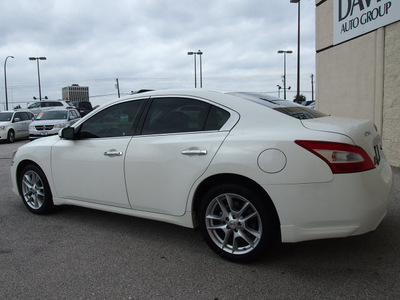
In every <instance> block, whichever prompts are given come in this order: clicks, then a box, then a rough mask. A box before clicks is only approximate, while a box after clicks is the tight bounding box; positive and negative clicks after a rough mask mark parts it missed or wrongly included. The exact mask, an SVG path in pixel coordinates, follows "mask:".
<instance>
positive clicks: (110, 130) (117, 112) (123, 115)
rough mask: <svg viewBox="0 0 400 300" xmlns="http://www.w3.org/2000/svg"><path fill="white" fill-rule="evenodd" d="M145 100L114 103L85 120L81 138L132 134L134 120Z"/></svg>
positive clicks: (81, 128) (80, 132) (80, 134)
mask: <svg viewBox="0 0 400 300" xmlns="http://www.w3.org/2000/svg"><path fill="white" fill-rule="evenodd" d="M143 102H144V100H138V101H129V102H124V103H120V104H116V105H113V106H111V107H109V108H107V109H105V110H103V111H101V112H99V113H97V114H96V115H94V116H93V117H91V118H90V119H89V120H87V121H86V122H84V123H83V124H82V125H81V127H80V131H79V134H78V136H79V138H80V139H86V138H107V137H120V136H129V135H131V134H132V129H133V124H134V120H135V119H136V116H137V114H138V112H139V109H140V107H141V106H142V104H143Z"/></svg>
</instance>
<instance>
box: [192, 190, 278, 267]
mask: <svg viewBox="0 0 400 300" xmlns="http://www.w3.org/2000/svg"><path fill="white" fill-rule="evenodd" d="M268 201H269V199H264V198H263V197H260V196H259V195H258V194H257V193H255V192H253V191H252V190H250V189H248V188H246V187H244V186H239V185H234V184H223V185H220V186H217V187H215V188H213V189H212V190H210V191H209V192H208V193H207V194H206V195H205V196H204V198H203V202H202V205H201V207H200V226H201V231H202V234H203V236H204V238H205V240H206V242H207V243H208V245H209V246H210V247H211V249H213V250H214V252H216V253H217V254H218V255H220V256H222V257H224V258H227V259H229V260H232V261H236V262H249V261H253V260H256V259H258V258H260V257H261V256H262V255H263V254H264V252H265V251H266V250H267V249H268V247H269V246H271V245H272V242H273V241H274V238H275V237H276V225H277V224H275V223H276V222H275V221H274V220H275V218H274V217H273V212H272V209H271V205H269V203H268Z"/></svg>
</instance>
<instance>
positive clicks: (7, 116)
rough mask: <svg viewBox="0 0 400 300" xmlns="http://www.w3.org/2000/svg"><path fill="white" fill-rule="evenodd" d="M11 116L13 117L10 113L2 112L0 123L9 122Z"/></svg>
mask: <svg viewBox="0 0 400 300" xmlns="http://www.w3.org/2000/svg"><path fill="white" fill-rule="evenodd" d="M12 116H13V113H12V112H2V113H0V122H7V121H11V118H12Z"/></svg>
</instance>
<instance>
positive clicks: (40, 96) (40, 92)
mask: <svg viewBox="0 0 400 300" xmlns="http://www.w3.org/2000/svg"><path fill="white" fill-rule="evenodd" d="M29 60H36V62H37V70H38V82H39V101H42V89H41V87H40V68H39V60H46V57H43V56H42V57H29Z"/></svg>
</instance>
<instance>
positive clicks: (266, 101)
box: [228, 92, 327, 120]
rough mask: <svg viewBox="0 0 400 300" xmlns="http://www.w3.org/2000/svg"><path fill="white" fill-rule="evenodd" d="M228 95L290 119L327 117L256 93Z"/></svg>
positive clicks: (298, 105)
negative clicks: (269, 109)
mask: <svg viewBox="0 0 400 300" xmlns="http://www.w3.org/2000/svg"><path fill="white" fill-rule="evenodd" d="M228 94H229V95H233V96H236V97H239V98H242V99H244V100H247V101H251V102H255V103H258V104H260V105H263V106H266V107H268V108H271V109H273V110H275V111H278V112H280V113H283V114H285V115H288V116H290V117H293V118H296V119H299V120H305V119H315V118H321V117H326V116H327V115H326V114H324V113H322V112H320V111H318V110H316V109H312V108H310V107H306V106H303V105H300V104H297V103H294V102H290V101H287V100H283V99H280V98H275V97H272V96H269V95H264V94H258V93H245V92H236V93H228Z"/></svg>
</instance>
